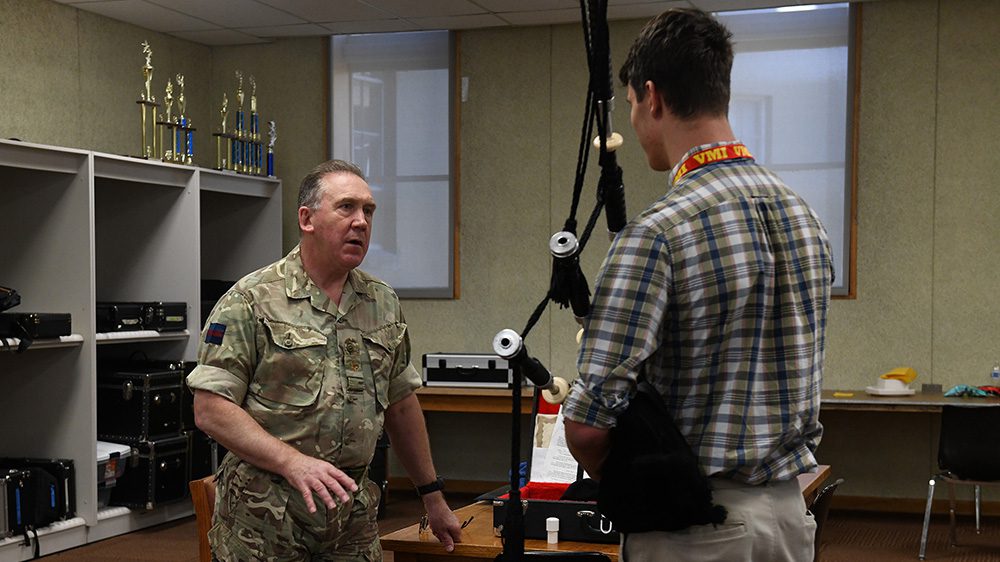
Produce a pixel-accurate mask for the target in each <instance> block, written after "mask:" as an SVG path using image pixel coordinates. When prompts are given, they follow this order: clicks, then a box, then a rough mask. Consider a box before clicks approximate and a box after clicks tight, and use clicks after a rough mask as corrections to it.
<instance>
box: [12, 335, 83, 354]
mask: <svg viewBox="0 0 1000 562" xmlns="http://www.w3.org/2000/svg"><path fill="white" fill-rule="evenodd" d="M82 344H83V336H81V335H80V334H70V335H68V336H59V337H58V338H42V339H37V340H34V341H33V342H31V347H29V348H28V349H26V350H25V351H32V350H35V349H52V348H56V347H79V346H80V345H82ZM19 345H21V340H20V339H18V338H0V351H16V350H17V346H19Z"/></svg>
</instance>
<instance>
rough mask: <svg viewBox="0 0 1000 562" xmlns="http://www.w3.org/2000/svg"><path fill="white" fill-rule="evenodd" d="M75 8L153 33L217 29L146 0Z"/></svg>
mask: <svg viewBox="0 0 1000 562" xmlns="http://www.w3.org/2000/svg"><path fill="white" fill-rule="evenodd" d="M73 7H74V8H79V9H81V10H85V11H88V12H94V13H96V14H100V15H102V16H107V17H109V18H112V19H116V20H118V21H124V22H128V23H131V24H134V25H138V26H139V27H145V28H146V29H151V30H153V31H165V32H168V31H198V30H203V29H213V28H214V27H216V26H215V25H213V24H211V23H209V22H207V21H205V20H202V19H198V18H194V17H191V16H187V15H184V14H181V13H179V12H176V11H174V10H169V9H167V8H164V7H162V6H157V5H156V4H150V3H149V2H146V1H145V0H110V1H103V2H86V3H81V4H73Z"/></svg>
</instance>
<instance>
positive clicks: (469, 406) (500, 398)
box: [416, 386, 535, 414]
mask: <svg viewBox="0 0 1000 562" xmlns="http://www.w3.org/2000/svg"><path fill="white" fill-rule="evenodd" d="M416 394H417V398H418V399H419V400H420V407H421V408H422V409H423V410H424V411H425V412H469V413H480V414H509V413H510V410H511V408H512V407H513V404H512V403H511V399H512V396H511V390H509V389H506V388H464V387H450V386H424V387H421V388H418V389H417V391H416ZM534 395H535V394H534V389H533V388H526V389H523V390H522V391H521V413H522V414H530V413H531V401H532V398H533V397H534Z"/></svg>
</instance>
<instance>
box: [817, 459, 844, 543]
mask: <svg viewBox="0 0 1000 562" xmlns="http://www.w3.org/2000/svg"><path fill="white" fill-rule="evenodd" d="M843 483H844V479H843V478H838V479H836V480H834V481H833V483H832V484H827V485H826V486H824V487H823V489H822V490H820V491H819V493H818V494H816V498H815V499H814V500H813V502H812V504H811V505H810V506H809V511H810V512H811V513H812V514H813V517H814V518H815V519H816V539H815V541H814V550H813V560H819V544H820V537H821V535H822V533H823V526H824V525H825V524H826V516H827V515H828V514H829V513H830V502H831V501H833V493H834V492H836V491H837V488H838V487H839V486H840V485H841V484H843Z"/></svg>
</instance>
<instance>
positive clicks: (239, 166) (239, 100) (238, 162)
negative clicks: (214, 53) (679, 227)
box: [233, 70, 246, 172]
mask: <svg viewBox="0 0 1000 562" xmlns="http://www.w3.org/2000/svg"><path fill="white" fill-rule="evenodd" d="M245 132H246V121H245V114H244V113H243V73H242V72H240V71H239V70H237V71H236V130H235V131H233V134H234V135H236V139H235V140H234V141H233V169H234V170H236V171H237V172H246V162H244V161H243V143H244V136H245V134H244V133H245Z"/></svg>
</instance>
